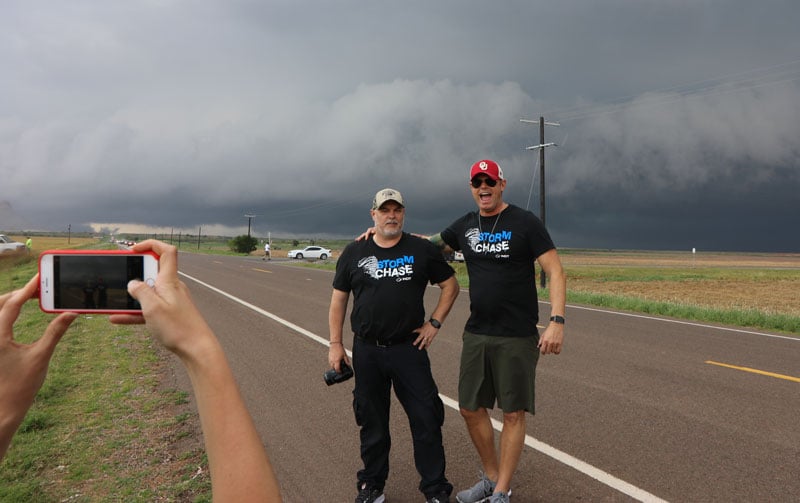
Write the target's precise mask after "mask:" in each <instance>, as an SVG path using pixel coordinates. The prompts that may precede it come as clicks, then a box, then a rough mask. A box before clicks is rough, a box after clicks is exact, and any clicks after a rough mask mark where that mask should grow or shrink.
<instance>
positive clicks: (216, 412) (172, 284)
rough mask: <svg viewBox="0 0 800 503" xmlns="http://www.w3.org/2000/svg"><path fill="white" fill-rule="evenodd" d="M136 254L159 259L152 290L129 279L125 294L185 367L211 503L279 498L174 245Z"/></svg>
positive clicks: (147, 244)
mask: <svg viewBox="0 0 800 503" xmlns="http://www.w3.org/2000/svg"><path fill="white" fill-rule="evenodd" d="M133 250H134V251H136V252H142V251H146V250H153V251H155V252H156V253H158V254H159V255H160V256H161V259H160V261H159V272H158V277H157V279H156V283H155V286H154V287H152V288H151V287H148V286H147V285H145V284H144V283H142V282H141V281H132V282H131V283H130V284H129V285H128V292H129V293H130V294H131V296H132V297H134V298H136V299H137V300H138V301H139V302H140V303H141V305H142V312H143V319H144V321H145V323H146V324H147V328H148V329H149V331H150V332H151V333H152V335H153V336H154V337H155V338H156V339H157V340H158V341H159V342H161V344H163V345H164V346H165V347H166V348H167V349H169V350H170V351H172V352H173V353H175V354H176V355H177V356H178V358H179V359H180V360H181V362H182V363H183V364H184V366H185V367H186V370H187V372H188V374H189V378H190V379H191V382H192V389H193V390H194V395H195V397H196V399H197V409H198V412H199V414H200V423H201V426H202V428H203V436H204V438H205V445H206V452H207V454H208V464H209V469H210V471H211V491H212V496H213V499H214V500H215V501H269V502H277V501H280V500H281V496H280V488H279V485H278V481H277V479H276V478H275V474H274V472H273V470H272V465H271V464H270V461H269V458H268V456H267V453H266V451H265V450H264V446H263V444H262V442H261V438H260V437H259V435H258V432H257V431H256V428H255V425H254V423H253V420H252V418H251V417H250V413H249V412H248V410H247V407H246V406H245V403H244V400H243V399H242V396H241V394H240V392H239V388H238V386H237V384H236V379H235V378H234V376H233V372H232V371H231V368H230V366H229V364H228V360H227V358H226V357H225V353H224V351H223V349H222V346H221V345H220V344H219V341H218V340H217V338H216V336H215V335H214V333H213V332H212V330H211V328H210V327H209V326H208V324H207V323H206V321H205V320H204V319H203V317H202V315H201V314H200V312H199V311H198V310H197V308H196V307H195V305H194V303H193V302H192V300H191V297H190V296H189V290H188V288H187V287H186V285H185V284H184V283H183V282H182V281H180V280H179V279H178V273H177V269H178V253H177V250H176V249H175V247H173V246H170V245H167V244H165V243H161V242H159V241H153V240H150V241H144V242H142V243H139V244H137V245H135V246H134V248H133ZM110 319H111V321H112V323H137V322H140V320H137V317H134V316H125V315H114V316H111V318H110Z"/></svg>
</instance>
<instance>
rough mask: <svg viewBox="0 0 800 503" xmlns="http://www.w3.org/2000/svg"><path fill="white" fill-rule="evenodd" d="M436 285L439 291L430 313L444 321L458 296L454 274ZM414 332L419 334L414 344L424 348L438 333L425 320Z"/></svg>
mask: <svg viewBox="0 0 800 503" xmlns="http://www.w3.org/2000/svg"><path fill="white" fill-rule="evenodd" d="M438 285H439V288H440V289H441V290H440V292H439V302H438V303H437V304H436V308H435V309H434V310H433V313H431V318H434V319H435V320H437V321H439V322H440V323H444V320H445V319H447V315H448V314H450V309H452V307H453V303H454V302H455V301H456V298H457V297H458V292H459V289H458V280H457V279H456V277H455V275H453V276H450V277H449V278H447V279H446V280H444V281H442V282H441V283H438ZM414 332H416V333H418V334H419V336H418V337H417V338H416V339H415V340H414V345H415V346H417V347H418V348H419V349H425V348H427V347H429V346H430V345H431V343H432V342H433V338H434V337H436V335H437V334H438V333H439V329H438V328H436V327H434V326H433V325H431V323H430V322H429V321H426V322H425V323H423V325H422V326H421V327H420V328H418V329H416V330H415V331H414Z"/></svg>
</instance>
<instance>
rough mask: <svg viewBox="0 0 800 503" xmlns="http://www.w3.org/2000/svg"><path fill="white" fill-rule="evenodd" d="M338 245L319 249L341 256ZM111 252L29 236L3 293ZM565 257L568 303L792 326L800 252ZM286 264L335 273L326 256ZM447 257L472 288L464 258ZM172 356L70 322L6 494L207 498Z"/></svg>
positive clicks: (135, 333) (88, 322)
mask: <svg viewBox="0 0 800 503" xmlns="http://www.w3.org/2000/svg"><path fill="white" fill-rule="evenodd" d="M15 238H16V239H18V240H19V239H20V238H24V236H15ZM346 242H347V241H339V242H330V243H325V242H318V243H317V244H321V245H322V246H326V247H329V248H332V249H333V250H334V256H338V253H339V252H340V251H341V249H342V247H343V246H344V245H345V244H346ZM190 243H191V242H183V243H181V247H180V248H181V250H182V251H185V252H197V251H198V248H199V251H200V252H203V253H224V254H231V252H230V251H229V250H228V249H227V241H226V240H224V239H218V240H209V241H207V242H206V241H203V242H201V243H200V246H199V247H198V246H197V243H196V242H194V243H191V244H190ZM174 244H176V245H177V244H178V243H177V242H174ZM276 244H277V246H275V245H276ZM307 244H309V243H308V242H304V243H299V244H298V245H297V247H303V246H306V245H307ZM112 246H113V245H112V244H110V243H109V242H108V241H101V240H98V239H94V238H90V237H83V238H74V237H73V238H71V239H70V242H67V239H66V237H53V238H47V237H34V253H33V254H32V255H31V256H19V257H14V258H3V259H2V260H0V292H6V291H9V290H12V289H14V288H18V287H20V286H22V285H23V284H24V282H25V281H27V280H28V279H29V278H30V277H31V276H32V275H33V274H34V273H35V271H36V259H35V256H36V255H37V254H38V253H39V252H40V251H43V250H45V249H50V248H76V247H84V248H107V247H112ZM273 246H274V248H273V249H274V253H273V256H274V257H285V254H286V251H287V250H288V249H289V248H294V247H295V246H294V243H292V242H291V241H289V240H286V241H284V242H280V241H278V240H275V241H274V242H273ZM560 253H561V257H562V261H563V263H564V267H565V269H566V271H567V275H568V291H569V293H568V296H569V303H570V304H585V305H596V306H606V307H611V308H616V309H625V310H630V311H637V312H647V313H653V314H661V315H669V316H676V317H681V318H687V319H695V320H699V321H711V322H720V323H725V324H731V325H736V326H743V327H753V328H763V329H768V330H774V331H782V332H785V333H789V334H800V254H783V255H776V254H725V253H716V254H712V253H704V254H700V253H698V254H697V255H694V256H693V255H691V254H688V253H678V252H629V251H591V250H562V251H561V252H560ZM262 254H263V252H262V251H260V250H257V251H255V252H253V255H254V256H260V255H262ZM287 264H293V265H303V266H307V267H322V268H327V269H332V268H333V267H334V262H333V261H327V262H325V263H322V262H307V261H299V262H291V263H288V262H287ZM453 265H454V267H455V269H456V270H457V273H458V275H459V281H460V282H461V285H462V286H467V284H468V283H467V277H466V270H465V267H464V265H463V264H453ZM547 293H548V292H547V291H546V290H543V291H542V292H541V294H542V296H543V297H544V298H546V297H547ZM567 314H569V312H568V313H567ZM50 319H51V317H50V316H49V315H45V314H43V313H41V312H40V311H39V310H38V307H37V306H36V303H35V302H29V303H28V305H26V307H25V310H24V312H23V314H22V316H21V317H20V321H19V322H18V323H17V325H16V326H15V331H16V334H17V338H18V340H19V341H20V342H28V341H31V340H32V339H33V338H35V337H37V336H38V334H41V333H42V331H43V330H44V327H45V326H46V324H47V322H48V321H49V320H50ZM167 358H168V357H167V356H166V355H165V354H164V351H163V350H160V349H158V348H157V347H156V345H154V344H153V343H152V341H151V339H150V337H149V336H148V335H147V334H146V332H145V331H144V329H143V327H115V326H112V325H110V324H109V323H108V320H107V319H105V318H104V317H90V316H83V317H81V318H79V319H78V320H76V322H75V324H74V325H73V327H72V328H71V329H70V331H69V332H68V333H67V336H66V337H65V338H64V340H63V341H62V343H61V344H60V345H59V347H58V349H57V350H56V353H55V356H54V358H53V362H52V365H51V368H50V372H49V374H48V378H47V381H46V382H45V385H44V387H43V388H42V391H41V392H40V393H39V395H38V397H37V400H36V403H35V404H34V406H33V408H32V409H31V411H30V412H29V414H28V416H27V417H26V419H25V422H24V423H23V425H22V427H21V429H20V432H19V433H18V435H17V436H16V437H15V439H14V442H13V443H12V446H11V449H10V450H9V452H8V454H7V456H6V459H5V460H4V461H3V463H2V464H0V501H2V502H56V501H71V502H87V501H91V502H94V501H109V500H112V501H209V500H210V485H209V478H208V467H207V462H206V460H205V457H204V454H203V450H202V441H201V438H200V435H199V424H198V419H197V417H196V414H195V413H194V412H193V410H192V408H191V407H190V406H189V404H188V403H189V397H188V396H187V395H186V393H184V392H182V391H178V390H177V389H175V387H174V385H173V384H172V383H171V381H170V379H169V373H168V372H166V370H165V368H166V366H167V365H168V364H169V361H168V360H167Z"/></svg>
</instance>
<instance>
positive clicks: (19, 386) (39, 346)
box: [0, 274, 78, 459]
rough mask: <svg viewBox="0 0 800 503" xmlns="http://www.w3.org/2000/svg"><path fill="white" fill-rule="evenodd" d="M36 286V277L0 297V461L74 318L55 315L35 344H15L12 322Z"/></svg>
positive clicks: (34, 295) (66, 315) (66, 314)
mask: <svg viewBox="0 0 800 503" xmlns="http://www.w3.org/2000/svg"><path fill="white" fill-rule="evenodd" d="M38 286H39V275H38V274H37V275H35V276H34V277H33V278H32V279H31V280H30V281H28V284H27V285H25V286H24V287H22V288H21V289H19V290H16V291H14V292H10V293H6V294H4V295H0V459H2V457H3V455H4V454H5V452H6V450H7V449H8V446H9V444H10V443H11V437H12V436H13V435H14V432H15V431H16V430H17V428H18V427H19V425H20V424H21V423H22V420H23V419H24V418H25V414H26V413H27V412H28V409H29V408H30V407H31V405H32V404H33V399H34V397H35V396H36V393H38V392H39V389H40V388H41V387H42V384H43V383H44V379H45V376H46V375H47V368H48V365H49V364H50V358H51V357H52V356H53V351H54V350H55V348H56V345H57V344H58V342H59V341H60V340H61V337H62V336H63V335H64V332H66V331H67V328H69V326H70V324H72V322H73V321H74V320H75V318H77V317H78V315H77V314H75V313H62V314H59V315H58V316H56V317H55V319H53V321H51V322H50V324H49V325H48V326H47V328H46V329H45V331H44V334H43V335H42V336H41V337H40V338H39V339H37V340H36V342H34V343H32V344H20V343H18V342H16V341H15V340H14V332H13V327H14V322H15V321H16V320H17V317H18V316H19V313H20V310H21V309H22V305H23V304H25V302H27V301H28V300H30V299H32V298H35V297H36V290H37V288H38Z"/></svg>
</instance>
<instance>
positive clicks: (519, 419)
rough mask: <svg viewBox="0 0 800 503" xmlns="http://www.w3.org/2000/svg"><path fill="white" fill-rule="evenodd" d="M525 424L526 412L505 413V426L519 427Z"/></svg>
mask: <svg viewBox="0 0 800 503" xmlns="http://www.w3.org/2000/svg"><path fill="white" fill-rule="evenodd" d="M520 424H522V425H524V424H525V411H524V410H517V411H514V412H503V425H508V426H519V425H520Z"/></svg>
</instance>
